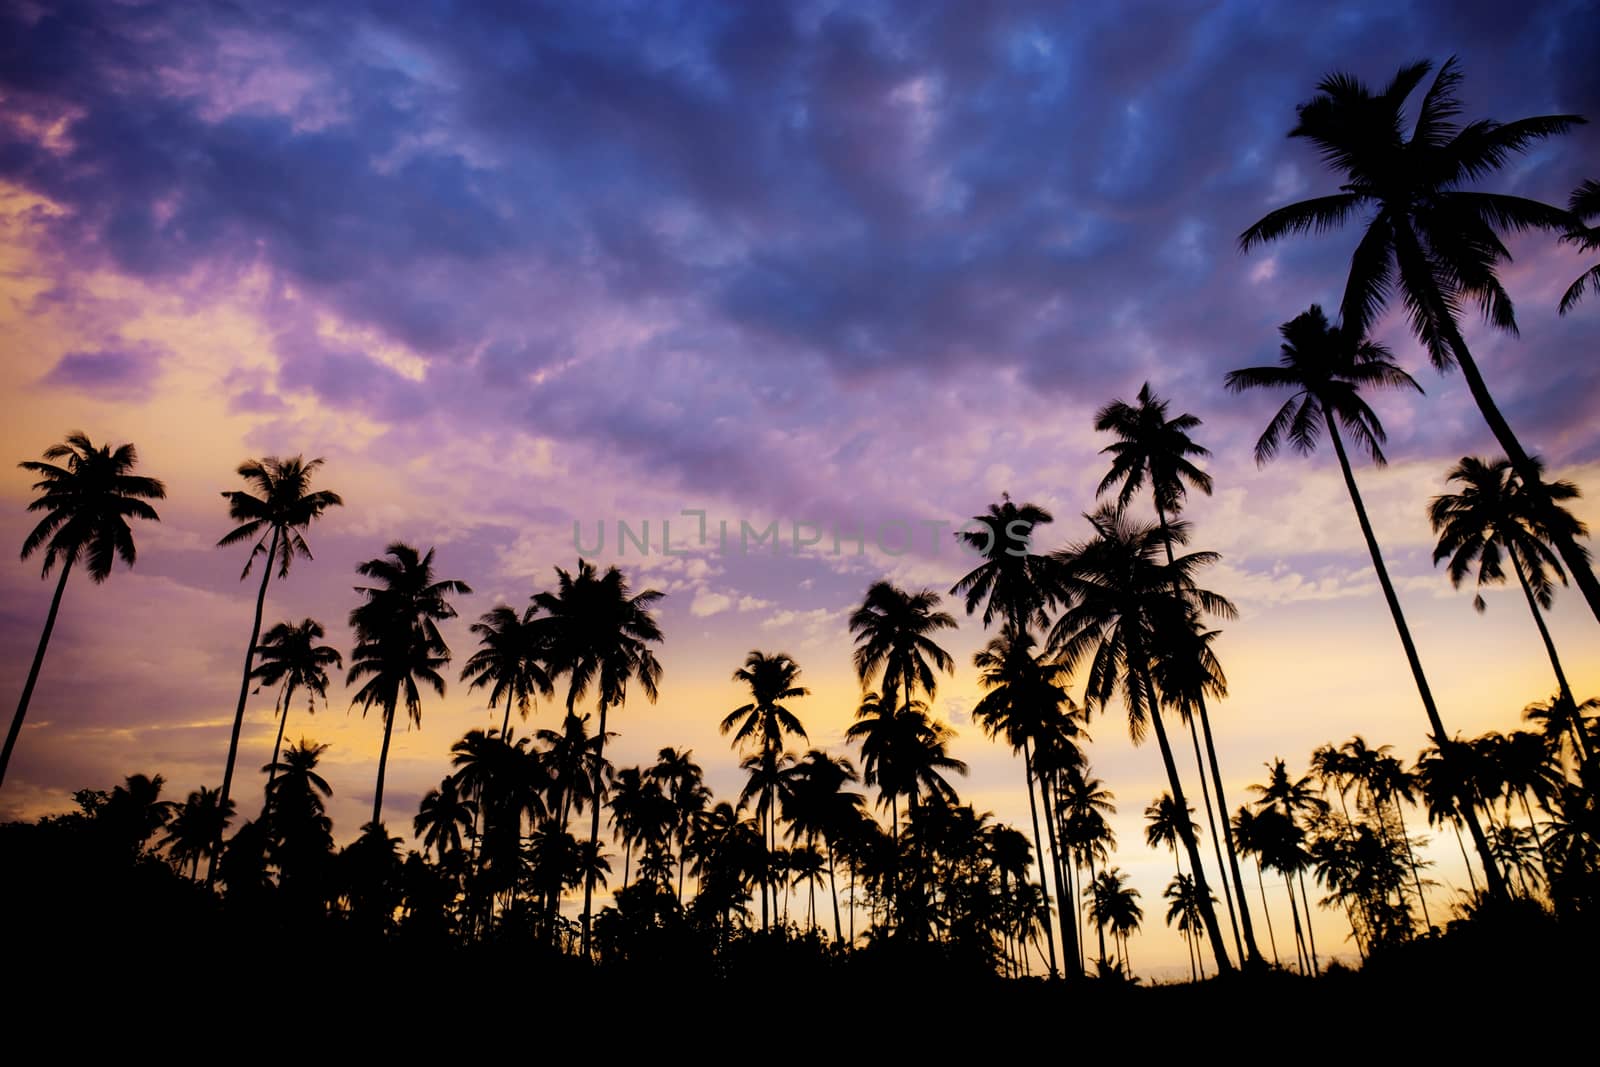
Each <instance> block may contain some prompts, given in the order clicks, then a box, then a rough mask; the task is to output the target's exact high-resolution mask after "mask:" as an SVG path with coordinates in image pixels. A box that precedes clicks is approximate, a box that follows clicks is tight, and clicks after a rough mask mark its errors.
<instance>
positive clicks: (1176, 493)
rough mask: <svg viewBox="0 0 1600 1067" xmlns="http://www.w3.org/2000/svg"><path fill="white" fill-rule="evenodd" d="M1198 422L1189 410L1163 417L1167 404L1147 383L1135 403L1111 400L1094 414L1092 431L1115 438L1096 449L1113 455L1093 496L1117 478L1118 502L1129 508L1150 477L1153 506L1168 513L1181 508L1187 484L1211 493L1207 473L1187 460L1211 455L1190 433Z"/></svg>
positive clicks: (1102, 491) (1197, 425)
mask: <svg viewBox="0 0 1600 1067" xmlns="http://www.w3.org/2000/svg"><path fill="white" fill-rule="evenodd" d="M1199 426H1200V420H1199V418H1197V417H1196V416H1194V415H1191V414H1189V413H1188V412H1184V413H1183V414H1182V415H1176V416H1174V417H1172V418H1170V419H1169V418H1167V402H1166V401H1165V400H1163V399H1161V398H1160V397H1159V396H1157V395H1156V394H1155V393H1154V392H1152V391H1151V389H1150V383H1149V382H1145V383H1144V385H1143V386H1142V387H1140V389H1139V396H1138V399H1137V403H1134V404H1129V403H1127V402H1126V401H1123V400H1113V401H1112V402H1111V403H1109V404H1107V405H1106V406H1105V407H1103V408H1101V409H1100V410H1099V411H1098V412H1097V413H1096V414H1095V417H1094V428H1095V429H1096V430H1100V431H1102V432H1104V431H1109V432H1110V433H1112V434H1114V435H1115V436H1116V438H1117V439H1116V440H1115V441H1113V442H1111V443H1110V444H1109V445H1107V446H1106V447H1104V448H1102V449H1101V450H1100V452H1101V453H1102V454H1103V455H1110V456H1111V469H1110V470H1109V471H1107V472H1106V476H1105V477H1104V478H1102V479H1100V485H1099V487H1098V488H1097V489H1096V490H1095V495H1096V496H1104V495H1105V494H1106V493H1107V492H1108V491H1110V489H1111V488H1112V487H1113V486H1115V485H1117V483H1119V482H1120V483H1121V485H1122V487H1121V489H1119V490H1118V491H1117V504H1118V505H1119V506H1121V507H1127V506H1128V504H1129V502H1131V501H1132V500H1133V498H1134V496H1135V495H1137V493H1138V492H1139V490H1140V489H1142V488H1143V487H1144V484H1145V481H1146V480H1147V479H1148V481H1149V482H1150V491H1151V492H1152V493H1154V494H1155V499H1156V508H1157V510H1158V511H1160V512H1162V513H1163V514H1167V515H1175V514H1177V513H1178V512H1179V511H1181V510H1182V509H1183V498H1184V496H1185V495H1186V493H1187V490H1188V488H1189V487H1193V488H1195V489H1198V490H1199V491H1200V492H1202V493H1204V494H1205V495H1207V496H1210V495H1211V475H1209V474H1207V473H1206V472H1205V471H1203V470H1201V469H1200V468H1199V467H1197V466H1195V465H1194V463H1193V461H1192V460H1191V459H1190V458H1189V457H1191V456H1193V457H1196V458H1203V457H1205V456H1209V455H1210V454H1211V453H1210V452H1209V451H1208V450H1207V449H1205V448H1204V447H1202V446H1201V445H1198V444H1196V443H1195V442H1194V440H1193V439H1192V438H1191V437H1190V436H1189V431H1191V430H1194V429H1196V428H1198V427H1199Z"/></svg>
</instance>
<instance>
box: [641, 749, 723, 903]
mask: <svg viewBox="0 0 1600 1067" xmlns="http://www.w3.org/2000/svg"><path fill="white" fill-rule="evenodd" d="M646 773H648V774H649V776H650V779H651V781H653V782H655V783H656V784H657V785H659V786H661V788H662V789H663V790H665V792H666V794H667V799H668V800H670V801H671V802H672V808H673V812H674V820H673V827H672V838H673V841H674V842H675V843H676V844H677V848H678V900H679V901H680V902H681V901H682V900H683V879H684V872H685V869H686V868H687V867H688V866H689V865H688V864H687V863H685V862H684V858H685V853H684V848H685V847H686V846H687V844H688V842H689V833H690V831H691V830H692V829H693V826H694V819H695V816H696V815H697V814H699V813H700V812H702V811H704V810H705V809H706V805H707V804H708V803H710V801H711V790H710V789H708V788H706V784H705V774H704V772H703V771H702V770H701V769H700V765H699V764H698V763H696V762H695V761H694V753H693V751H691V750H690V749H683V750H681V751H680V750H679V749H675V748H663V749H662V750H661V751H660V752H659V753H657V754H656V762H655V765H654V766H652V767H651V768H650V769H649V771H647V772H646Z"/></svg>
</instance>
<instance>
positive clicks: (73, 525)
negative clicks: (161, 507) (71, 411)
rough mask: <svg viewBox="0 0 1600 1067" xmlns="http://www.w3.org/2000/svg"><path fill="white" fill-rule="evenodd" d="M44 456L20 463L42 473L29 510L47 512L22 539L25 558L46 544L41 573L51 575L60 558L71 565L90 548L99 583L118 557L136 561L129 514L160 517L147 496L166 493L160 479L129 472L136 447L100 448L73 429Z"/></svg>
mask: <svg viewBox="0 0 1600 1067" xmlns="http://www.w3.org/2000/svg"><path fill="white" fill-rule="evenodd" d="M44 458H45V459H46V460H47V461H48V462H44V463H41V462H38V461H37V460H28V461H27V462H24V463H19V464H17V465H18V466H19V467H21V468H22V469H23V470H25V471H27V472H28V473H30V474H36V475H38V476H39V480H38V481H37V482H35V483H34V484H33V489H34V492H36V493H39V494H40V495H39V496H38V497H36V498H35V499H34V500H33V502H32V503H30V504H29V505H28V510H29V511H35V512H37V511H42V512H44V517H43V518H41V519H40V520H39V522H38V525H36V526H34V528H33V529H32V530H31V531H30V532H29V533H28V536H27V538H25V539H24V540H23V542H22V558H23V559H27V558H28V557H29V556H31V555H33V553H34V552H36V551H38V550H39V549H40V548H43V549H44V570H43V572H42V573H43V575H44V576H48V575H49V574H50V571H51V570H52V569H54V567H55V565H56V564H57V563H58V562H59V563H60V564H61V565H62V566H63V567H70V566H72V565H73V564H75V563H77V562H78V559H79V557H80V556H82V555H84V554H85V553H87V557H88V563H87V566H88V568H89V577H90V578H91V579H92V580H93V581H94V582H95V583H97V584H98V583H100V582H103V581H105V580H106V579H107V578H108V577H110V575H111V564H112V563H113V561H115V560H116V559H118V558H120V559H121V560H122V562H124V563H126V564H127V565H128V566H130V567H131V566H133V563H134V560H135V559H136V558H137V556H138V551H137V549H136V548H135V547H134V543H133V531H132V530H131V529H130V528H129V527H128V520H129V519H144V520H146V521H148V522H158V521H160V516H159V515H157V514H156V512H155V509H154V508H152V507H151V506H150V505H149V504H147V503H145V501H147V500H162V499H165V498H166V495H167V490H166V486H164V485H162V484H161V482H159V481H157V480H156V479H154V478H146V477H144V476H143V475H138V474H133V473H131V472H132V470H133V468H134V466H135V465H136V464H137V463H138V462H139V453H138V450H137V449H135V448H134V447H133V445H131V444H128V445H118V446H117V447H116V448H112V447H111V446H110V445H101V446H99V447H98V448H96V447H95V445H94V442H92V441H90V440H89V438H88V437H86V436H85V435H84V434H83V433H82V432H81V431H74V432H72V433H69V434H68V435H67V437H66V440H65V441H64V442H63V443H61V444H58V445H51V446H50V447H49V448H47V449H45V452H44ZM60 460H65V461H66V462H65V463H60V462H57V461H60Z"/></svg>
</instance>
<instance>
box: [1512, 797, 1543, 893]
mask: <svg viewBox="0 0 1600 1067" xmlns="http://www.w3.org/2000/svg"><path fill="white" fill-rule="evenodd" d="M1517 799H1519V800H1521V801H1522V813H1523V814H1524V815H1526V816H1527V817H1528V832H1529V833H1531V834H1533V840H1534V843H1535V844H1537V845H1538V846H1539V868H1540V870H1542V871H1543V872H1544V884H1545V885H1546V886H1548V885H1549V884H1550V853H1549V852H1548V851H1547V850H1546V849H1545V847H1544V836H1543V835H1542V834H1540V833H1539V824H1538V823H1537V822H1535V821H1534V818H1533V809H1532V808H1530V807H1528V791H1527V790H1526V789H1519V790H1517Z"/></svg>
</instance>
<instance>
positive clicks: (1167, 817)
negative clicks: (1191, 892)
mask: <svg viewBox="0 0 1600 1067" xmlns="http://www.w3.org/2000/svg"><path fill="white" fill-rule="evenodd" d="M1193 816H1194V808H1193V807H1187V808H1186V810H1185V811H1184V812H1182V813H1181V814H1180V813H1179V811H1178V804H1177V802H1176V801H1174V800H1173V799H1172V794H1171V793H1162V794H1161V795H1160V796H1158V797H1156V798H1155V800H1153V801H1151V803H1150V806H1149V807H1147V808H1145V809H1144V843H1145V844H1147V845H1149V846H1150V847H1151V848H1157V849H1160V848H1169V849H1171V850H1172V862H1173V863H1174V864H1176V865H1177V873H1178V874H1179V875H1182V874H1183V861H1182V859H1181V858H1180V856H1181V854H1182V852H1183V842H1184V838H1185V836H1193V835H1198V834H1199V833H1200V827H1199V825H1198V824H1197V823H1196V822H1195V821H1194V818H1193Z"/></svg>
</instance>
